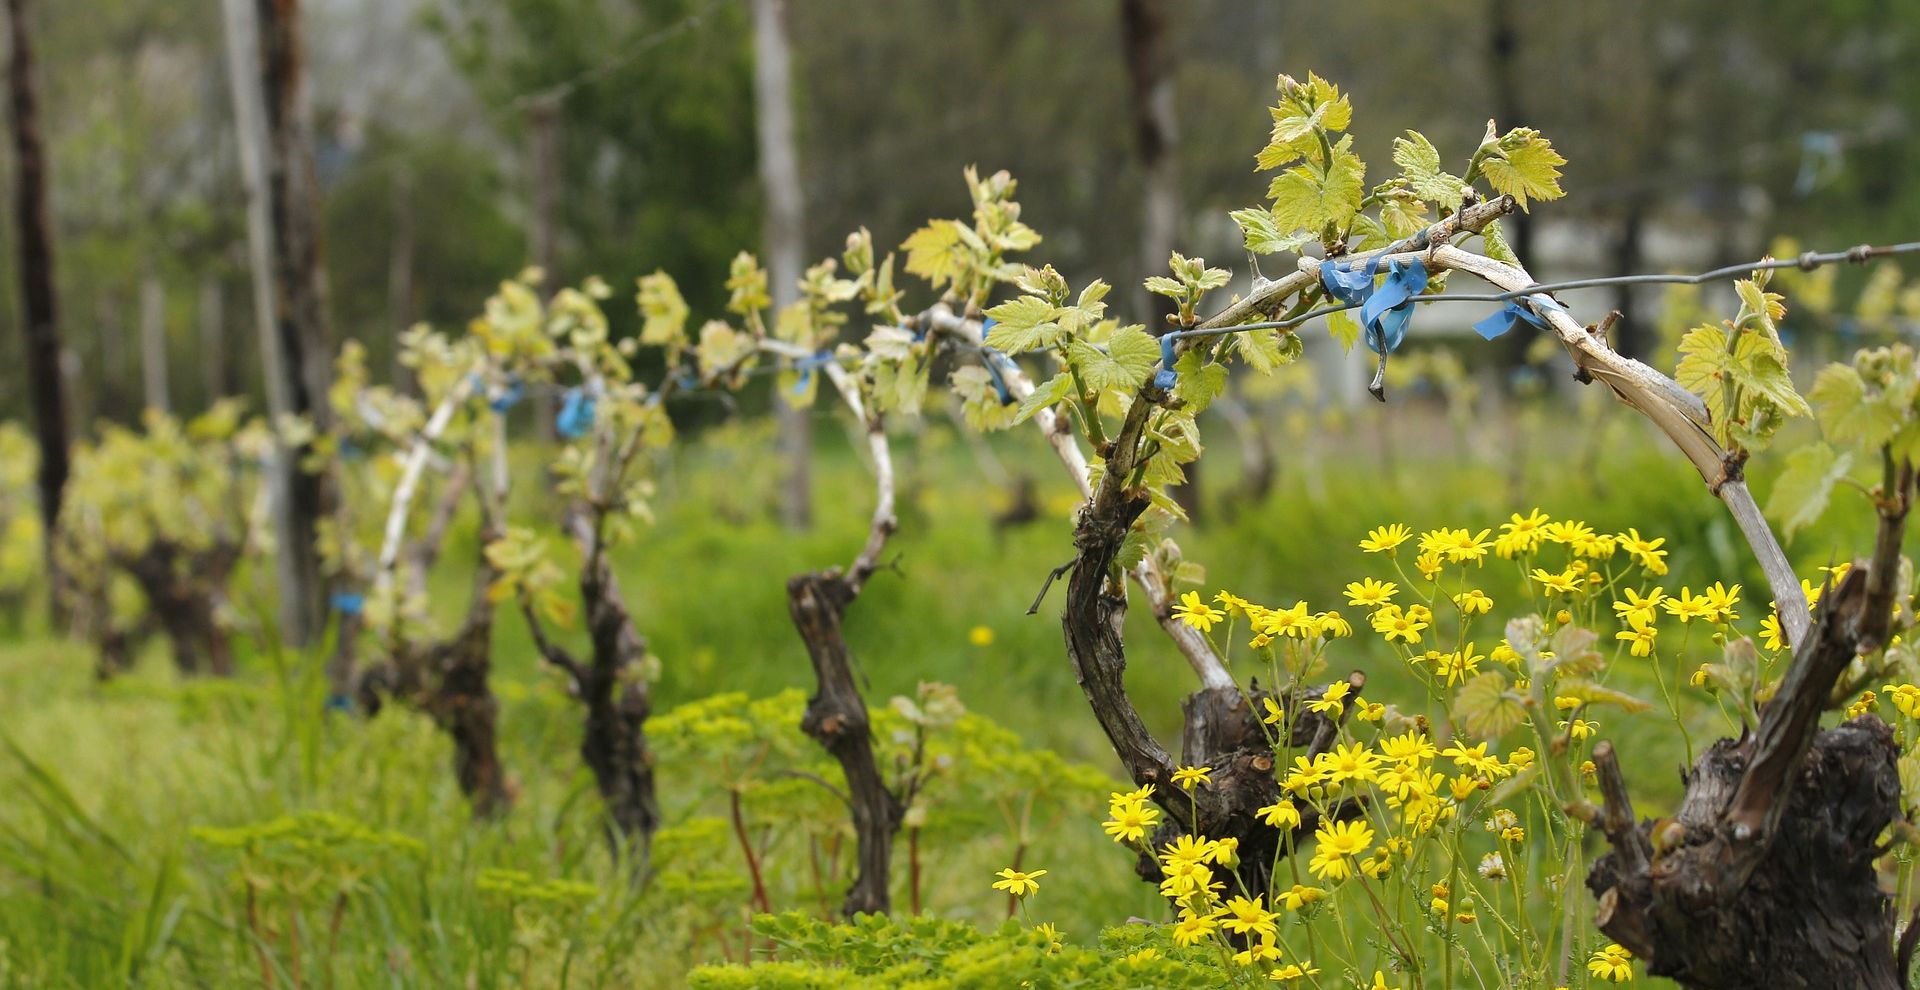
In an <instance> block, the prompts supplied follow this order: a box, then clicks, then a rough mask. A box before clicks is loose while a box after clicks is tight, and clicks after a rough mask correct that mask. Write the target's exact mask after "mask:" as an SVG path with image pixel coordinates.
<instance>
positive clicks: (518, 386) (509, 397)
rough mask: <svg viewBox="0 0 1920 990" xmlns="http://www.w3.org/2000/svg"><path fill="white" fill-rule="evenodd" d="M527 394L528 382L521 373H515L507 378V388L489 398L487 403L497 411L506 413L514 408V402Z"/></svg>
mask: <svg viewBox="0 0 1920 990" xmlns="http://www.w3.org/2000/svg"><path fill="white" fill-rule="evenodd" d="M526 394H527V383H526V382H523V381H521V380H520V376H519V375H514V376H513V377H511V378H509V379H507V390H506V391H504V392H502V393H500V394H499V395H496V396H494V397H493V398H492V399H490V400H488V402H487V405H488V406H489V407H491V408H492V409H493V411H494V412H496V413H504V412H506V411H507V410H509V409H512V408H513V406H514V403H516V402H519V401H520V400H521V398H523V397H524V396H525V395H526Z"/></svg>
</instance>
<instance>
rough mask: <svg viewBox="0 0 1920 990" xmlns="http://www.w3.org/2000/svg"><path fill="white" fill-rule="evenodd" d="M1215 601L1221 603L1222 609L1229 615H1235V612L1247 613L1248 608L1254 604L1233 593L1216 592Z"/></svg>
mask: <svg viewBox="0 0 1920 990" xmlns="http://www.w3.org/2000/svg"><path fill="white" fill-rule="evenodd" d="M1213 600H1214V601H1216V602H1219V603H1220V607H1221V608H1223V609H1226V610H1227V612H1228V613H1233V612H1241V613H1245V612H1246V611H1247V607H1248V606H1250V605H1252V604H1253V603H1252V602H1250V601H1247V600H1246V599H1245V598H1242V597H1240V596H1239V595H1236V594H1234V593H1233V592H1231V591H1218V592H1215V593H1214V595H1213Z"/></svg>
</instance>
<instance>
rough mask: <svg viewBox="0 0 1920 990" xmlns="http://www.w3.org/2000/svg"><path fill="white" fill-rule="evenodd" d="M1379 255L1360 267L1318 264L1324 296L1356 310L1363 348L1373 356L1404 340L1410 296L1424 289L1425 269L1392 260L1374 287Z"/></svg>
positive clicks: (1414, 262) (1412, 260)
mask: <svg viewBox="0 0 1920 990" xmlns="http://www.w3.org/2000/svg"><path fill="white" fill-rule="evenodd" d="M1380 258H1381V256H1380V255H1377V254H1376V255H1374V256H1373V257H1371V258H1368V259H1367V263H1366V266H1365V267H1363V268H1348V267H1346V266H1343V265H1341V264H1340V263H1339V262H1337V261H1328V262H1324V263H1322V264H1321V265H1320V284H1321V285H1324V286H1325V287H1326V290H1327V295H1329V296H1331V297H1333V298H1334V299H1337V300H1339V301H1340V302H1343V303H1345V304H1347V305H1348V306H1358V307H1360V323H1361V325H1362V326H1363V327H1364V328H1365V330H1366V333H1365V334H1364V335H1363V339H1365V341H1366V343H1367V349H1368V350H1370V351H1372V352H1374V353H1375V354H1380V353H1383V352H1385V353H1392V352H1393V351H1395V350H1397V349H1399V347H1400V344H1401V342H1402V341H1404V340H1405V339H1406V337H1407V322H1408V321H1409V320H1411V319H1412V318H1413V297H1414V296H1417V295H1419V294H1420V293H1421V291H1422V290H1424V289H1426V287H1427V266H1426V264H1425V263H1424V262H1422V261H1421V260H1420V259H1419V258H1409V259H1406V260H1396V261H1393V262H1391V263H1389V265H1388V266H1387V279H1386V281H1384V282H1382V283H1380V286H1379V287H1378V288H1375V287H1374V284H1373V278H1374V276H1375V275H1377V274H1379V272H1380Z"/></svg>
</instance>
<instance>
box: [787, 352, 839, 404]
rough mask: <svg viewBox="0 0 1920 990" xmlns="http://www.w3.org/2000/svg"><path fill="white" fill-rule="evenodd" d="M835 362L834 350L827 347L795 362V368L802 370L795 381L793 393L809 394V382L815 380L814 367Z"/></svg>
mask: <svg viewBox="0 0 1920 990" xmlns="http://www.w3.org/2000/svg"><path fill="white" fill-rule="evenodd" d="M831 363H833V352H832V351H830V350H827V349H825V348H821V349H820V350H817V351H814V352H813V353H812V354H809V355H807V356H806V357H803V358H800V359H799V360H797V361H795V362H793V369H794V370H795V371H798V372H800V378H799V380H798V381H795V382H794V383H793V394H795V395H805V394H807V383H809V382H811V381H813V369H815V368H820V367H824V366H826V365H828V364H831Z"/></svg>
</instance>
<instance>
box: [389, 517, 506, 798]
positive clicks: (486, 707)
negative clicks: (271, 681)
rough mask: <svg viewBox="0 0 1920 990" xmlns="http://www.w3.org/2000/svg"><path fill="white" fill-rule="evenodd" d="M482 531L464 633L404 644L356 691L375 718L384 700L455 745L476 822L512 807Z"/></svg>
mask: <svg viewBox="0 0 1920 990" xmlns="http://www.w3.org/2000/svg"><path fill="white" fill-rule="evenodd" d="M487 542H488V541H487V538H486V536H485V534H482V538H481V540H480V546H481V547H482V548H483V549H482V551H481V553H480V554H479V557H480V562H479V566H478V567H477V568H475V573H474V587H473V592H472V597H471V599H470V602H469V604H468V606H467V615H466V618H465V619H464V620H462V621H461V624H460V628H459V629H458V630H457V631H455V633H454V634H453V635H452V636H450V637H447V638H446V639H442V640H438V641H435V642H430V643H421V644H413V643H403V644H400V645H399V646H398V648H396V649H395V651H394V655H393V656H391V657H389V658H388V659H387V660H386V662H384V663H380V664H375V665H371V666H369V667H367V668H366V669H364V670H362V671H361V672H360V674H359V677H358V679H357V685H356V694H357V695H358V697H359V700H360V703H361V707H362V708H363V709H365V710H366V711H367V712H368V714H377V713H378V712H379V711H380V708H381V707H382V703H383V696H385V697H392V698H394V699H397V700H399V701H401V702H403V703H405V704H408V705H411V706H412V707H414V708H417V709H419V710H420V711H422V712H425V713H426V714H427V715H428V716H429V717H430V718H432V719H433V721H434V724H435V725H437V726H439V727H440V729H441V730H442V731H444V732H446V733H447V736H448V737H449V738H450V739H452V740H453V772H454V779H455V780H457V781H459V783H460V791H461V793H463V794H465V795H466V796H467V799H468V801H470V802H471V803H472V805H473V816H474V817H475V818H477V819H493V818H498V817H500V816H501V815H503V814H505V813H506V812H507V810H508V809H509V808H510V807H512V805H513V793H512V790H511V789H510V788H509V787H508V786H507V777H506V771H505V769H504V766H503V764H502V763H501V762H500V747H499V738H498V732H497V730H496V728H495V725H496V722H497V721H498V718H499V713H500V703H499V701H498V700H497V699H495V698H494V696H493V687H492V685H491V684H490V683H489V682H488V678H489V676H490V675H491V674H492V672H493V602H492V601H491V600H490V599H489V597H488V595H487V589H488V588H489V587H490V586H492V584H493V582H494V580H495V579H496V578H498V577H499V572H498V571H496V570H494V568H493V565H492V564H491V563H489V562H488V561H487V558H486V553H485V550H484V547H485V546H486V544H487Z"/></svg>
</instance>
